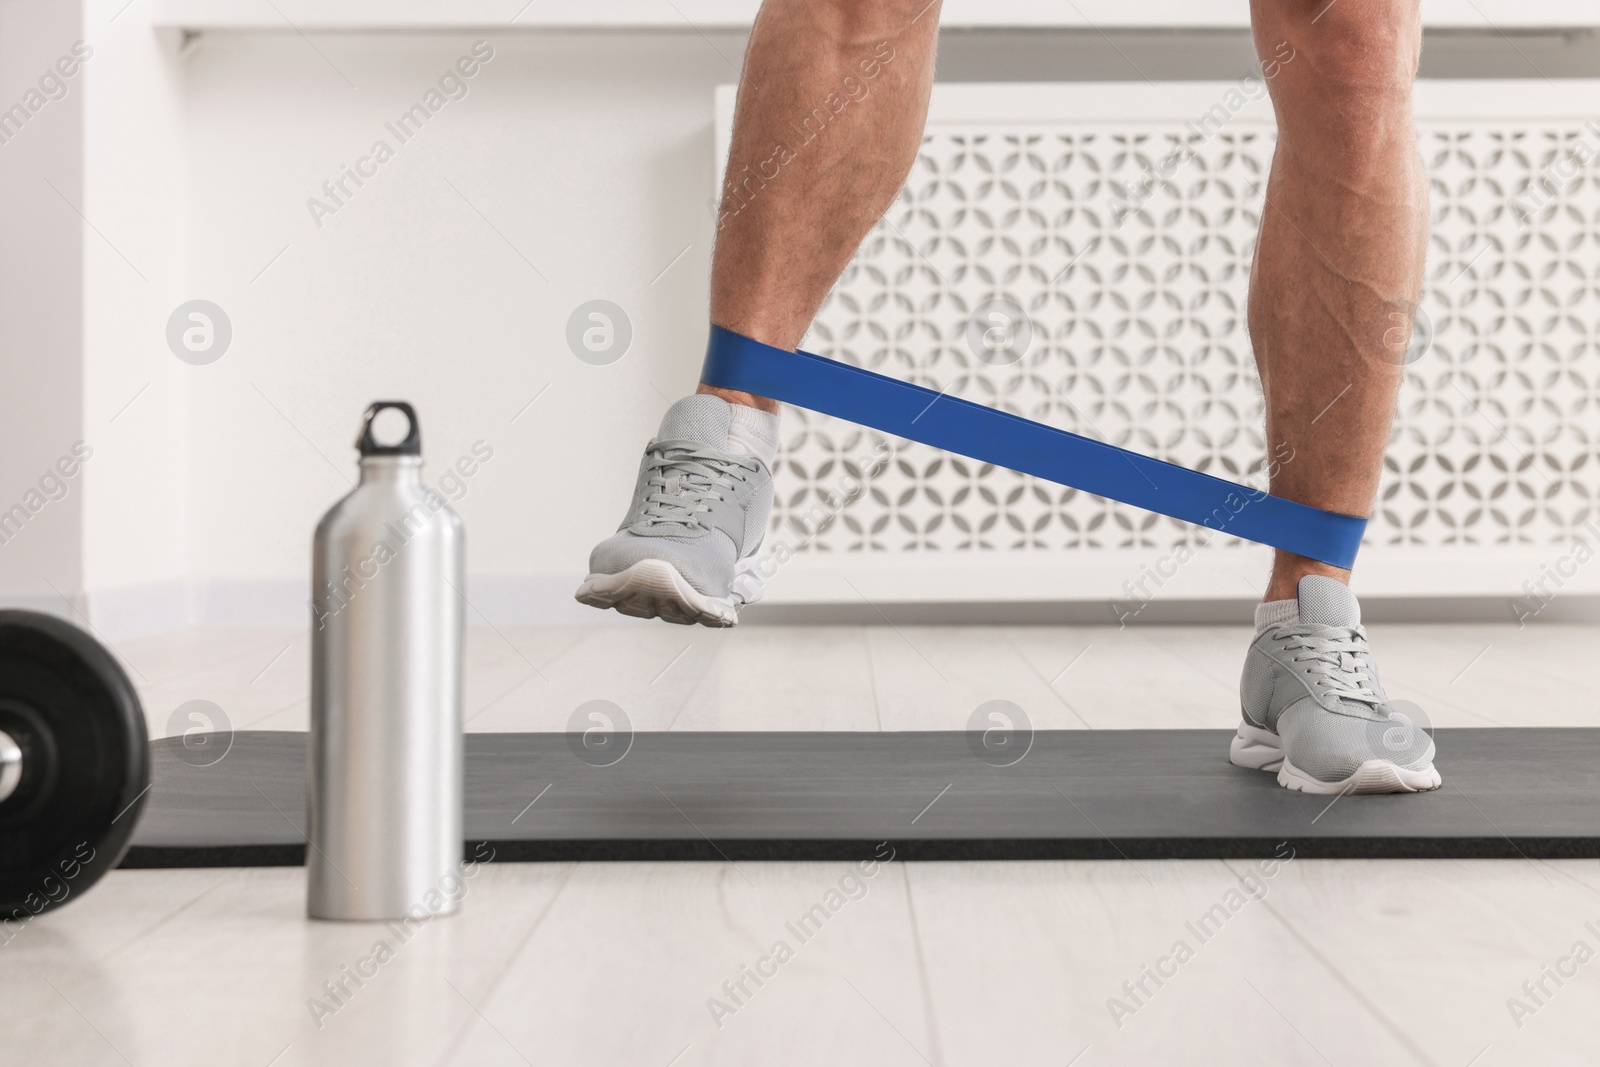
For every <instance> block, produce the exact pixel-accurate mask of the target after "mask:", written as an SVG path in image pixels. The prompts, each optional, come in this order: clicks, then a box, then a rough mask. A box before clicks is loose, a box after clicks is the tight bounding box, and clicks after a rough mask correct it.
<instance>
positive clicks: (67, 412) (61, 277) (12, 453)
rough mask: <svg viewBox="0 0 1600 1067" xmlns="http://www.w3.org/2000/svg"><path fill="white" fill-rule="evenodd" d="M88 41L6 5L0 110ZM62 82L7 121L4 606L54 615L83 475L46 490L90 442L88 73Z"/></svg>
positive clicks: (0, 566)
mask: <svg viewBox="0 0 1600 1067" xmlns="http://www.w3.org/2000/svg"><path fill="white" fill-rule="evenodd" d="M83 36H84V32H83V25H82V16H81V14H80V12H79V11H78V10H77V9H76V7H75V6H74V5H72V4H61V3H54V2H52V0H19V2H16V3H8V4H4V5H0V109H5V110H9V109H11V108H12V107H13V106H14V105H18V104H23V106H24V107H25V108H26V107H27V106H28V105H27V104H25V103H23V101H24V100H25V99H27V94H28V93H29V92H30V91H34V92H39V79H40V77H41V76H44V75H46V74H47V73H52V72H54V73H56V75H57V76H58V77H59V72H55V71H54V65H55V63H56V61H57V60H58V59H59V58H60V57H61V56H63V55H69V54H70V53H71V50H72V46H73V44H74V42H76V41H78V40H81V39H82V37H83ZM69 67H70V65H69ZM54 84H55V83H50V85H48V86H47V88H48V89H49V90H50V92H52V93H56V92H59V91H60V90H57V89H55V88H53V86H54ZM60 84H61V85H62V86H64V88H65V95H64V96H61V98H60V99H56V100H50V101H49V102H48V103H45V102H44V101H45V100H46V99H47V98H46V96H45V94H44V93H42V92H39V95H38V96H36V97H34V98H32V102H34V103H37V105H38V110H37V111H35V112H30V113H29V114H28V117H27V118H26V119H25V120H23V119H11V120H9V121H8V120H6V119H4V118H3V117H0V122H5V123H6V124H5V126H4V127H3V135H4V141H3V143H0V590H3V591H4V593H5V600H6V603H7V604H8V605H19V606H26V607H33V608H41V609H45V610H51V611H56V612H64V611H66V610H68V608H69V604H68V601H69V600H71V599H72V598H74V597H75V596H76V594H77V593H78V590H79V588H80V586H81V578H82V564H81V544H82V518H83V501H84V490H83V479H82V478H81V476H75V477H73V478H71V479H62V480H61V481H60V482H59V483H57V482H55V481H50V482H48V483H47V484H46V486H45V487H44V489H43V490H42V489H41V486H40V481H41V479H43V478H47V477H49V476H50V474H51V472H52V471H53V470H54V465H55V464H56V462H57V461H58V460H60V459H61V457H63V456H69V455H70V453H71V450H72V446H73V445H74V443H75V442H77V441H78V440H79V439H80V438H82V437H83V436H84V433H83V401H82V395H81V394H82V373H81V366H80V363H79V351H80V348H81V336H82V335H81V323H80V310H81V301H82V254H81V244H80V236H79V232H80V223H79V220H78V217H77V215H76V214H75V213H74V209H75V207H77V206H79V205H81V203H82V181H81V171H82V152H81V144H82V129H83V100H84V89H83V79H82V77H81V73H80V75H79V76H78V77H75V78H73V79H62V80H61V82H60ZM19 121H20V122H21V126H20V128H18V127H17V125H16V123H17V122H19ZM52 186H54V188H52ZM68 466H69V469H70V464H69V465H68ZM80 475H81V472H80ZM57 477H59V472H57ZM58 484H59V486H60V487H59V488H57V486H58ZM46 491H48V493H49V495H48V496H47V495H46ZM63 492H64V493H65V495H61V494H62V493H63ZM51 497H55V499H51ZM19 506H20V507H21V508H23V509H24V511H23V513H21V514H16V513H12V517H11V518H9V519H8V518H7V513H11V512H12V509H13V508H16V507H19ZM58 590H59V594H58V592H57V591H58Z"/></svg>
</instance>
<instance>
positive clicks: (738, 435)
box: [728, 404, 778, 467]
mask: <svg viewBox="0 0 1600 1067" xmlns="http://www.w3.org/2000/svg"><path fill="white" fill-rule="evenodd" d="M728 407H729V408H730V409H731V413H732V416H733V417H732V421H731V422H730V423H729V425H728V439H729V440H730V441H737V442H738V443H739V444H741V445H743V446H744V447H745V448H746V449H748V450H749V452H750V454H751V455H752V456H758V457H760V459H761V462H763V463H765V464H766V465H767V466H768V467H771V466H772V462H773V460H775V459H777V458H778V416H776V415H772V414H769V413H768V412H765V411H762V410H760V409H759V408H751V407H745V406H744V405H743V404H729V405H728Z"/></svg>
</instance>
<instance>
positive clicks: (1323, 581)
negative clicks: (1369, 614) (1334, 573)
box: [1296, 574, 1361, 626]
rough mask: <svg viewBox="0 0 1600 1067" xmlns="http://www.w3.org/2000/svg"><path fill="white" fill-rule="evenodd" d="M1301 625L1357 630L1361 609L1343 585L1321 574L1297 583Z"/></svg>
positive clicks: (1306, 577)
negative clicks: (1353, 627)
mask: <svg viewBox="0 0 1600 1067" xmlns="http://www.w3.org/2000/svg"><path fill="white" fill-rule="evenodd" d="M1296 600H1297V601H1298V602H1299V607H1300V621H1301V622H1304V623H1310V624H1312V625H1313V626H1360V625H1361V605H1360V604H1359V603H1357V601H1356V595H1355V594H1354V593H1352V592H1351V591H1350V587H1349V586H1348V585H1345V584H1344V583H1343V582H1340V581H1335V580H1334V579H1332V578H1326V577H1324V576H1322V575H1320V574H1308V575H1306V576H1305V577H1304V578H1301V579H1300V585H1299V586H1298V588H1297V590H1296Z"/></svg>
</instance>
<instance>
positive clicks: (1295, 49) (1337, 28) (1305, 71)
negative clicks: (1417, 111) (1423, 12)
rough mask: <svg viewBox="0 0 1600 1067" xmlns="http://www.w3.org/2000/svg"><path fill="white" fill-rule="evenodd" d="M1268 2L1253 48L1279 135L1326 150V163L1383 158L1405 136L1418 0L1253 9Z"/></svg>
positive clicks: (1294, 2)
mask: <svg viewBox="0 0 1600 1067" xmlns="http://www.w3.org/2000/svg"><path fill="white" fill-rule="evenodd" d="M1269 6H1270V7H1271V8H1272V11H1271V12H1270V13H1268V14H1266V16H1265V17H1264V18H1262V17H1260V16H1258V19H1259V21H1258V24H1257V27H1256V38H1257V48H1258V50H1259V51H1260V52H1261V55H1262V57H1263V59H1264V60H1272V67H1271V69H1269V70H1268V73H1269V74H1271V75H1272V76H1271V77H1270V79H1269V81H1268V84H1269V85H1270V87H1271V89H1272V97H1273V102H1274V104H1275V106H1276V108H1277V111H1278V121H1279V126H1280V128H1281V132H1282V133H1283V134H1284V135H1286V136H1289V137H1291V138H1293V139H1294V140H1295V141H1296V142H1298V147H1299V148H1300V149H1301V150H1310V151H1320V152H1322V153H1325V154H1326V156H1327V159H1328V162H1329V164H1330V165H1333V166H1351V167H1354V168H1356V169H1357V170H1360V169H1361V168H1362V166H1363V163H1364V161H1371V160H1372V158H1373V157H1374V156H1375V155H1382V154H1383V153H1384V152H1385V151H1386V150H1387V149H1388V147H1389V146H1388V140H1389V138H1390V137H1392V136H1393V135H1394V134H1395V133H1396V131H1397V130H1400V129H1403V130H1404V131H1406V136H1410V133H1409V130H1410V126H1411V87H1412V83H1413V82H1414V81H1415V80H1416V75H1417V61H1418V58H1419V56H1420V54H1421V47H1422V29H1421V19H1420V17H1419V14H1418V11H1417V7H1418V4H1417V0H1336V2H1334V3H1333V4H1332V6H1331V7H1330V6H1329V5H1328V0H1310V2H1309V3H1304V2H1301V0H1290V2H1281V0H1265V2H1261V3H1258V5H1257V8H1258V11H1259V10H1260V9H1261V8H1265V7H1269ZM1313 19H1315V21H1313ZM1285 55H1288V56H1292V58H1290V59H1289V60H1288V61H1287V62H1285V61H1283V59H1282V57H1283V56H1285ZM1274 57H1276V59H1274Z"/></svg>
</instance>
